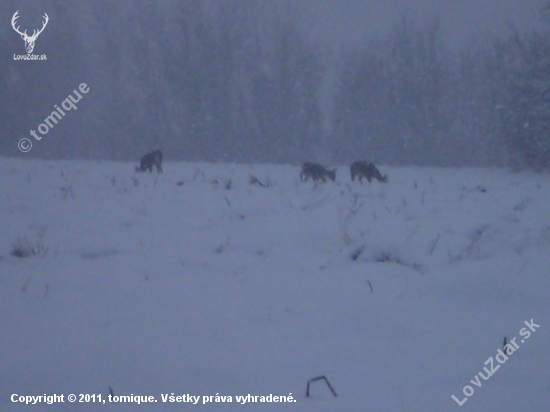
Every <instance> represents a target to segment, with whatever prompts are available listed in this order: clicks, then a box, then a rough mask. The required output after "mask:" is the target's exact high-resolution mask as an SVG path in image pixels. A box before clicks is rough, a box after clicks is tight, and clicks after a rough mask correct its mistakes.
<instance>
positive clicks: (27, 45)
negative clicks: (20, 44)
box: [11, 10, 50, 54]
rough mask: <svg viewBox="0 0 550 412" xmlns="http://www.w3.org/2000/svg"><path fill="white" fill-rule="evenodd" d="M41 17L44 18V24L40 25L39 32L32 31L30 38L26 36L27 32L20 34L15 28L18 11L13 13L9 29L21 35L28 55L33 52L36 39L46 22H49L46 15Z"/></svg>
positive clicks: (17, 28)
mask: <svg viewBox="0 0 550 412" xmlns="http://www.w3.org/2000/svg"><path fill="white" fill-rule="evenodd" d="M43 17H44V22H43V23H42V28H41V29H40V30H34V31H33V33H32V36H29V35H28V34H27V30H25V31H24V32H21V31H20V30H19V26H17V27H15V24H16V20H17V19H18V18H19V10H17V11H16V12H15V14H14V15H13V17H12V19H11V27H13V30H15V31H16V32H17V33H19V34H20V35H21V38H22V39H23V40H24V41H25V49H27V53H28V54H31V53H32V51H33V50H34V43H35V42H36V39H37V38H38V36H39V35H40V33H42V32H43V31H44V29H45V28H46V25H47V24H48V21H49V20H50V18H49V17H48V15H47V14H46V13H44V16H43Z"/></svg>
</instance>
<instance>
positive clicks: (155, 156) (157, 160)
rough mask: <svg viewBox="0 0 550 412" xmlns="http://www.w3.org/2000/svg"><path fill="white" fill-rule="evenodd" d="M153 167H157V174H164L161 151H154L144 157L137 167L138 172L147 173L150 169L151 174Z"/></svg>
mask: <svg viewBox="0 0 550 412" xmlns="http://www.w3.org/2000/svg"><path fill="white" fill-rule="evenodd" d="M153 166H156V168H157V173H162V152H161V151H160V150H154V151H152V152H149V153H147V154H146V155H145V156H143V157H142V158H141V162H140V164H139V167H136V172H145V171H146V170H147V169H149V173H151V172H152V171H153Z"/></svg>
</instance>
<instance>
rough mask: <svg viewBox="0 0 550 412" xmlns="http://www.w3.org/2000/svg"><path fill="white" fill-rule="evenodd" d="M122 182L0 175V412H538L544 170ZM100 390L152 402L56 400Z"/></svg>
mask: <svg viewBox="0 0 550 412" xmlns="http://www.w3.org/2000/svg"><path fill="white" fill-rule="evenodd" d="M133 168H134V165H131V164H123V163H109V162H77V161H74V162H70V161H66V162H49V161H25V160H15V159H0V233H1V236H0V411H23V410H28V411H37V412H38V411H188V410H204V411H217V410H222V411H224V410H227V411H241V410H260V411H300V412H308V411H312V412H323V411H327V412H328V411H342V412H353V411H357V412H371V411H389V412H394V411H419V412H420V411H422V412H426V411H453V410H463V411H483V412H487V411H500V412H507V411H518V410H521V411H541V412H542V411H548V410H550V379H549V374H548V373H549V372H548V371H549V370H550V355H549V348H550V316H549V315H550V299H549V291H550V276H549V268H550V253H549V252H550V213H549V206H548V205H549V204H550V178H549V175H548V174H531V173H515V174H514V173H511V172H508V171H505V170H498V169H461V170H457V169H427V168H386V167H381V170H382V172H383V173H388V174H389V175H390V181H389V183H387V184H382V183H379V182H373V183H371V184H368V183H367V182H365V184H363V185H361V184H359V183H357V182H355V183H352V182H351V180H350V177H349V169H348V168H345V167H340V168H339V170H338V174H337V180H336V183H333V182H329V183H327V184H317V185H315V184H313V183H312V182H311V181H310V182H307V183H302V182H300V179H299V168H298V167H294V166H274V165H255V166H250V165H221V164H220V165H213V164H203V163H201V164H199V163H166V164H165V165H164V174H162V175H158V176H157V175H156V173H153V174H149V173H142V174H136V173H134V171H133ZM251 174H252V175H254V176H255V177H257V178H258V179H259V180H260V181H261V182H262V183H268V182H271V183H272V184H273V185H272V186H271V187H261V186H258V185H251V184H249V176H250V175H251ZM15 249H17V251H18V252H17V253H20V254H24V253H26V252H31V253H32V252H34V253H35V254H34V255H31V256H28V257H26V258H21V257H16V256H12V254H11V253H12V252H13V251H14V250H15ZM31 249H33V250H31ZM353 258H355V259H353ZM531 319H533V321H534V323H536V324H538V325H540V328H538V329H536V332H532V333H531V336H530V337H529V339H528V340H526V339H524V338H523V337H522V336H520V330H521V329H522V328H526V325H525V324H524V321H530V320H531ZM527 330H529V329H527ZM505 336H506V338H507V340H508V341H510V340H511V339H512V338H514V337H515V338H516V343H517V344H518V346H519V349H518V350H517V351H516V352H515V353H513V354H511V355H510V356H509V359H508V360H507V361H506V362H505V363H503V364H502V365H500V366H501V367H500V369H498V370H497V371H496V372H495V373H494V375H493V376H491V377H490V378H489V379H488V380H487V381H485V380H483V379H481V380H479V375H478V378H477V379H478V380H479V383H480V384H481V387H478V386H476V385H475V384H474V383H471V382H470V381H471V380H473V381H474V382H476V378H475V376H476V374H477V373H478V372H480V371H481V372H482V373H483V374H484V375H487V374H486V373H485V372H483V368H484V367H490V365H488V366H486V365H484V362H485V361H486V360H487V359H488V358H490V357H493V358H495V357H496V355H497V349H499V348H502V347H503V339H504V337H505ZM520 339H524V342H523V343H522V342H520ZM494 363H495V366H494V367H495V368H496V365H498V362H497V361H496V358H495V361H494ZM319 375H325V376H326V377H327V378H328V380H329V381H330V383H331V384H332V386H333V387H334V389H335V390H336V392H337V393H338V397H333V396H332V394H331V393H330V391H329V389H328V387H327V386H326V385H325V383H324V382H322V381H318V382H315V383H312V386H311V390H312V393H311V397H309V398H306V396H305V390H306V384H307V381H308V379H311V378H314V377H317V376H319ZM467 385H469V386H471V387H472V389H473V390H474V393H473V395H471V396H470V397H469V398H468V400H467V401H466V403H464V405H463V406H459V405H458V404H457V402H455V401H454V400H453V399H452V398H451V395H455V396H456V398H457V399H458V400H459V401H462V400H463V399H464V398H465V396H464V394H463V388H464V387H465V386H467ZM110 390H112V393H113V394H114V395H115V396H120V395H131V394H133V395H141V396H145V395H147V396H154V397H155V399H156V400H157V403H154V404H145V405H140V406H138V405H136V404H128V403H127V404H115V403H109V402H108V401H107V403H106V404H104V405H103V404H101V405H99V404H98V403H97V402H96V403H95V404H94V403H78V402H77V403H74V404H71V403H68V402H67V396H68V395H69V394H76V395H77V396H78V395H79V394H90V395H92V394H96V396H97V395H101V396H102V399H107V395H109V391H110ZM466 391H467V392H468V389H466ZM172 393H173V394H175V395H184V394H190V395H193V396H201V398H200V401H199V404H197V405H190V404H182V403H170V402H166V403H164V402H163V401H162V397H161V395H163V394H164V395H170V394H172ZM468 393H469V392H468ZM13 394H17V395H18V396H21V395H34V396H38V395H44V394H46V395H51V394H63V395H64V400H65V403H57V404H53V405H47V404H39V405H34V406H25V405H21V404H18V403H12V402H11V401H10V397H11V396H12V395H13ZM216 394H218V395H220V396H221V395H223V396H231V397H232V398H231V399H232V401H233V402H232V403H219V402H218V403H217V402H215V398H214V399H213V401H212V402H211V403H208V404H206V405H204V406H203V405H202V403H203V398H202V396H204V395H214V396H215V395H216ZM248 394H250V395H254V396H267V395H269V394H273V395H277V396H289V394H292V396H293V399H294V400H295V402H292V403H255V404H253V405H250V404H247V405H242V404H239V403H237V400H236V396H242V395H248ZM227 399H228V398H226V400H227ZM77 400H78V399H77Z"/></svg>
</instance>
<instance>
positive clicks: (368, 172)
mask: <svg viewBox="0 0 550 412" xmlns="http://www.w3.org/2000/svg"><path fill="white" fill-rule="evenodd" d="M350 172H351V180H352V181H355V177H356V176H358V177H359V182H360V183H361V184H363V181H362V179H363V177H366V178H367V180H368V181H369V183H370V181H371V179H372V178H374V179H376V180H378V181H379V182H382V183H387V182H388V180H389V177H388V175H384V176H382V174H381V173H380V171H379V170H378V169H377V168H376V166H375V165H374V164H373V163H368V162H365V161H359V162H353V163H352V164H351V166H350Z"/></svg>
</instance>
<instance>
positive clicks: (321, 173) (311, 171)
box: [300, 162, 336, 182]
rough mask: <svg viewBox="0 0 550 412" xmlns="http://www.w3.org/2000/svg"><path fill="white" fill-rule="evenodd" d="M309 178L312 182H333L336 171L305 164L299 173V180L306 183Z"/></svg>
mask: <svg viewBox="0 0 550 412" xmlns="http://www.w3.org/2000/svg"><path fill="white" fill-rule="evenodd" d="M310 177H311V178H312V179H313V181H317V180H322V181H323V182H326V181H327V179H330V180H332V181H334V180H336V169H333V170H327V169H325V168H324V167H323V166H321V165H318V164H315V163H310V162H305V163H304V164H303V165H302V171H301V172H300V180H301V181H302V182H304V181H306V182H307V179H309V178H310Z"/></svg>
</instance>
